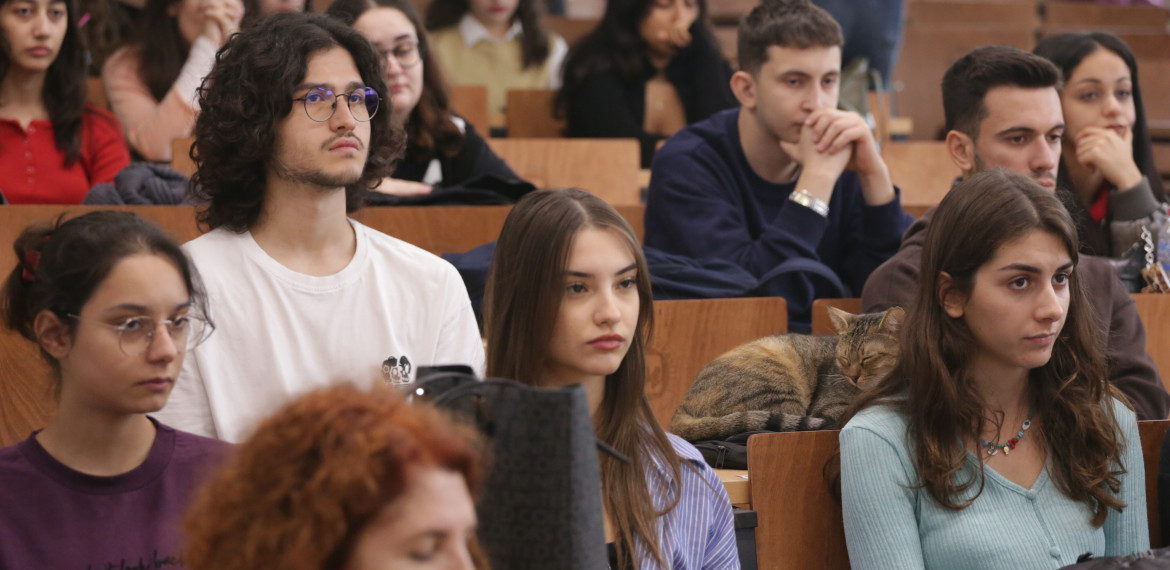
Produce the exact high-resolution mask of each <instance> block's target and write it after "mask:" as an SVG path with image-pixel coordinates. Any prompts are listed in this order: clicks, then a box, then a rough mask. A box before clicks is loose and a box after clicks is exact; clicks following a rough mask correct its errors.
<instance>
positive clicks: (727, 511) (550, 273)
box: [484, 189, 739, 570]
mask: <svg viewBox="0 0 1170 570" xmlns="http://www.w3.org/2000/svg"><path fill="white" fill-rule="evenodd" d="M652 303H653V302H652V299H651V296H650V274H649V271H648V269H647V266H646V259H645V257H644V256H643V255H642V250H641V248H640V247H638V241H637V238H636V237H635V236H634V232H633V230H631V229H630V226H629V224H627V223H626V222H625V220H623V219H622V217H621V215H620V214H618V213H617V211H616V210H614V209H613V207H611V206H610V205H608V204H606V203H605V202H604V201H602V200H601V199H600V198H597V197H596V196H593V195H592V194H589V193H588V192H585V191H583V190H575V189H571V190H551V191H545V192H533V193H532V194H529V195H527V196H525V197H524V198H522V199H521V200H520V201H519V202H518V203H517V204H516V206H515V207H514V208H513V209H512V212H511V213H510V214H508V218H507V220H506V221H505V222H504V228H503V230H502V231H501V232H500V239H499V242H497V245H496V251H495V257H494V259H493V260H492V268H491V273H490V274H489V278H488V285H487V292H486V297H485V301H484V323H485V329H486V333H487V345H488V352H487V358H488V375H490V376H499V377H504V378H513V379H516V380H518V381H520V382H524V383H526V384H532V385H537V386H567V385H571V384H582V385H584V387H585V391H586V393H587V394H588V396H589V404H590V408H591V409H592V413H593V423H594V426H595V430H596V432H597V437H598V438H599V439H601V440H602V441H604V442H606V443H608V444H609V445H610V446H612V447H614V448H615V449H617V450H618V451H619V452H621V453H622V454H623V455H625V456H626V457H628V458H629V460H630V461H629V463H623V462H622V461H619V460H617V459H615V458H613V457H611V456H609V455H604V454H603V455H602V456H601V487H602V489H601V491H602V505H603V507H604V508H605V513H606V517H605V518H606V528H607V532H606V536H607V539H608V540H609V541H610V543H611V547H612V550H611V566H612V567H614V568H621V569H628V568H637V569H640V570H641V569H647V570H648V569H653V568H666V569H671V570H682V569H698V568H738V567H739V559H738V557H737V554H736V547H735V539H734V536H733V534H734V529H733V525H732V517H731V505H730V502H729V501H728V498H727V492H726V491H725V490H724V489H723V485H722V484H721V483H720V481H719V479H718V477H717V476H716V475H715V473H714V471H713V470H711V468H710V467H707V465H706V464H705V463H703V459H702V456H701V455H700V454H699V452H698V451H697V450H696V449H695V448H694V447H693V446H691V445H690V444H688V443H686V442H685V441H683V440H682V439H681V438H678V437H676V436H673V435H670V434H667V433H665V432H664V431H662V428H661V427H659V425H658V423H657V422H656V421H655V419H654V416H653V414H652V413H651V411H650V404H649V402H648V401H647V399H646V394H645V386H646V354H645V347H646V342H647V339H648V337H649V335H650V331H651V329H652V328H653V315H654V308H653V304H652Z"/></svg>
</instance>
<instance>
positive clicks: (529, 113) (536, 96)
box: [505, 89, 565, 139]
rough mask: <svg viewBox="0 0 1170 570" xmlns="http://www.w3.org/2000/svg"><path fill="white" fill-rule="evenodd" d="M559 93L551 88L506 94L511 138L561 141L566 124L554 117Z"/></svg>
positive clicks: (510, 90) (506, 112)
mask: <svg viewBox="0 0 1170 570" xmlns="http://www.w3.org/2000/svg"><path fill="white" fill-rule="evenodd" d="M556 94H557V92H556V91H553V90H551V89H509V90H508V95H507V109H506V110H505V114H506V115H507V118H506V122H507V124H508V137H509V138H511V137H515V138H529V139H537V138H540V139H558V138H561V137H563V136H565V135H564V131H565V122H564V121H562V120H560V119H557V118H556V117H554V116H553V100H554V99H555V98H556Z"/></svg>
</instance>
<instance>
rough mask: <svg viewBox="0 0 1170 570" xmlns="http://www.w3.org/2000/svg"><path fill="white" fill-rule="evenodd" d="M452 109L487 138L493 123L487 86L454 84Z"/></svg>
mask: <svg viewBox="0 0 1170 570" xmlns="http://www.w3.org/2000/svg"><path fill="white" fill-rule="evenodd" d="M451 109H452V110H453V111H455V112H456V113H458V114H459V116H460V117H463V118H464V119H465V120H466V121H467V122H469V123H471V124H472V126H474V127H475V130H476V131H477V132H478V133H479V134H480V136H482V137H484V138H487V136H488V133H490V132H491V128H492V123H491V111H490V110H489V109H488V93H487V87H486V86H484V85H452V86H451Z"/></svg>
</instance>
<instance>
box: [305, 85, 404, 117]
mask: <svg viewBox="0 0 1170 570" xmlns="http://www.w3.org/2000/svg"><path fill="white" fill-rule="evenodd" d="M341 97H345V101H346V103H348V104H349V113H350V114H351V115H353V119H354V120H355V121H358V122H360V123H364V122H366V121H369V120H370V119H372V118H374V114H376V113H377V112H378V104H379V103H380V102H381V101H382V98H381V97H379V96H378V92H377V91H374V89H373V88H372V87H358V88H357V89H354V90H353V91H350V92H349V93H338V94H334V93H333V91H331V90H329V89H326V88H324V87H314V88H312V89H310V90H309V92H308V93H305V96H304V97H296V98H294V99H293V101H301V102H303V103H304V104H305V114H307V115H309V118H310V119H312V120H314V121H317V122H318V123H324V122H325V121H328V120H329V119H330V118H332V117H333V113H334V111H336V110H337V100H338V99H339V98H341Z"/></svg>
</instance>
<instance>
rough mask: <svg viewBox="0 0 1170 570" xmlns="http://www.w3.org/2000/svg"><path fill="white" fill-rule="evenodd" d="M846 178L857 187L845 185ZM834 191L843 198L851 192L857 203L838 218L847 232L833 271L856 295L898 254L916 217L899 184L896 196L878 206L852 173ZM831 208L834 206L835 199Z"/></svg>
mask: <svg viewBox="0 0 1170 570" xmlns="http://www.w3.org/2000/svg"><path fill="white" fill-rule="evenodd" d="M846 180H848V181H849V182H848V183H849V184H850V185H855V186H854V187H852V188H845V187H843V182H844V181H846ZM833 192H834V194H835V195H836V196H841V197H844V195H845V194H846V193H848V195H850V196H851V197H852V198H853V199H854V200H855V204H856V205H855V211H852V212H846V214H847V215H846V216H845V217H842V218H839V219H838V220H837V224H839V225H840V227H841V230H840V231H841V232H842V234H843V235H844V239H843V241H842V246H843V247H844V251H843V252H842V253H843V255H842V256H841V261H839V262H837V263H836V266H835V267H833V270H834V271H836V272H837V274H838V275H840V276H841V278H842V281H844V282H845V284H846V285H848V286H849V288H850V289H852V290H853V292H854V294H857V293H858V292H860V291H861V290H862V288H863V286H864V285H865V282H866V280H867V279H868V278H869V276H870V275H871V274H872V273H873V272H874V271H875V270H876V269H877V268H878V267H879V266H880V265H881V264H882V263H885V262H886V260H888V259H890V258H892V257H893V256H894V255H895V254H897V253H898V246H900V245H901V244H902V234H903V233H904V232H905V231H906V229H907V228H909V227H910V224H912V223H914V216H911V215H910V214H907V213H906V212H905V211H904V210H902V201H901V192H900V191H899V190H898V188H897V187H895V188H894V199H893V200H890V201H889V202H887V203H885V204H881V205H879V206H870V205H868V204H866V203H865V199H864V198H863V197H862V194H861V184H860V182H859V181H858V179H857V177H856V176H853V175H848V176H842V179H841V180H839V181H838V183H837V188H836V189H834V190H833ZM829 207H830V208H832V202H830V206H829Z"/></svg>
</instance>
